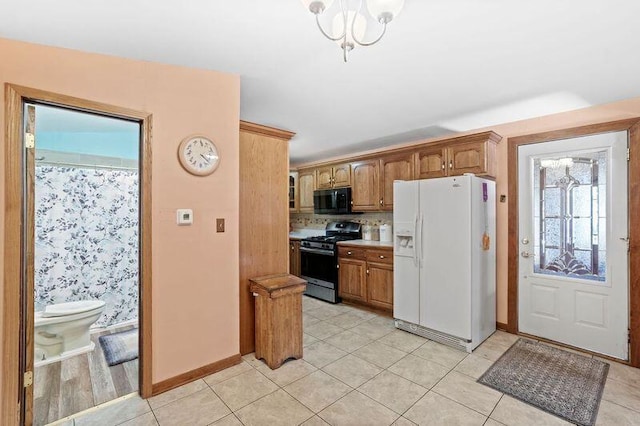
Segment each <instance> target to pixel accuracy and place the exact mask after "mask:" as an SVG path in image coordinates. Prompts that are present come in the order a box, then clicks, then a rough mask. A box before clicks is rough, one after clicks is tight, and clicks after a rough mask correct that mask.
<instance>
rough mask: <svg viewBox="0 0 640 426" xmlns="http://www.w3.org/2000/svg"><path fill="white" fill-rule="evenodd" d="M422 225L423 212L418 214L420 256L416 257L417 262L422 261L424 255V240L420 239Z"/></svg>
mask: <svg viewBox="0 0 640 426" xmlns="http://www.w3.org/2000/svg"><path fill="white" fill-rule="evenodd" d="M423 227H424V214H420V257H419V258H418V262H420V263H422V262H423V259H422V257H423V256H424V254H423V253H424V241H422V228H423Z"/></svg>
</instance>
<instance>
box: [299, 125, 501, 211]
mask: <svg viewBox="0 0 640 426" xmlns="http://www.w3.org/2000/svg"><path fill="white" fill-rule="evenodd" d="M501 139H502V137H501V136H499V135H497V134H496V133H494V132H483V133H477V134H473V135H465V136H459V137H455V138H450V139H446V140H441V141H438V142H434V143H430V144H423V145H414V146H410V147H403V148H399V149H392V150H388V151H383V152H379V153H377V154H368V155H363V156H359V157H354V158H353V159H352V160H351V163H343V164H337V165H336V164H330V165H326V166H320V167H316V168H313V169H305V170H299V175H298V195H297V196H298V210H297V211H300V212H313V190H314V189H331V188H340V187H344V186H351V187H352V191H351V194H352V195H351V196H352V203H351V204H352V206H351V208H352V210H353V211H354V212H368V211H380V210H389V211H390V210H393V181H395V180H414V179H430V178H438V177H445V176H459V175H463V174H465V173H474V174H475V175H478V176H484V177H489V178H493V177H495V176H496V164H495V162H496V147H497V144H498V142H500V140H501ZM295 196H296V195H295V189H294V197H295ZM292 211H293V210H292Z"/></svg>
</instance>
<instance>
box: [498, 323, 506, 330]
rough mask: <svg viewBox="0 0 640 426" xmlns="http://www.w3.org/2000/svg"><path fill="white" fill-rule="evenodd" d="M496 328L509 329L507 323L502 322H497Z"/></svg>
mask: <svg viewBox="0 0 640 426" xmlns="http://www.w3.org/2000/svg"><path fill="white" fill-rule="evenodd" d="M496 328H497V329H498V330H502V331H507V324H504V323H502V322H496Z"/></svg>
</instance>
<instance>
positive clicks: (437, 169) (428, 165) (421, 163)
mask: <svg viewBox="0 0 640 426" xmlns="http://www.w3.org/2000/svg"><path fill="white" fill-rule="evenodd" d="M415 158H416V178H417V179H431V178H438V177H444V176H447V168H446V164H447V148H444V147H442V146H434V147H425V148H422V149H420V150H419V151H418V152H417V153H416V157H415Z"/></svg>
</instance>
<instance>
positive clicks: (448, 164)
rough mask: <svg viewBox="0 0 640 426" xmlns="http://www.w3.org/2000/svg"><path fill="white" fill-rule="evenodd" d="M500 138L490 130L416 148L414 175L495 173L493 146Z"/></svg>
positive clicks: (485, 174)
mask: <svg viewBox="0 0 640 426" xmlns="http://www.w3.org/2000/svg"><path fill="white" fill-rule="evenodd" d="M500 139H501V137H500V136H498V135H497V134H495V133H493V132H484V133H478V134H475V135H469V136H461V137H459V138H454V139H450V140H447V141H443V142H441V143H438V144H434V145H431V146H429V145H427V146H424V147H422V148H419V149H418V151H417V153H416V178H417V179H429V178H434V177H443V176H459V175H463V174H465V173H474V174H476V175H478V176H487V177H495V175H496V165H495V161H496V160H495V157H496V146H497V144H498V142H499V141H500Z"/></svg>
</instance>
